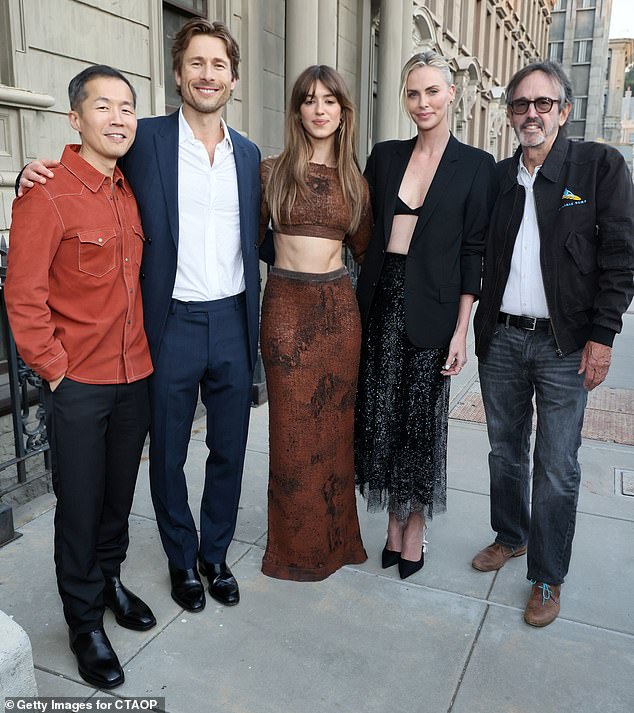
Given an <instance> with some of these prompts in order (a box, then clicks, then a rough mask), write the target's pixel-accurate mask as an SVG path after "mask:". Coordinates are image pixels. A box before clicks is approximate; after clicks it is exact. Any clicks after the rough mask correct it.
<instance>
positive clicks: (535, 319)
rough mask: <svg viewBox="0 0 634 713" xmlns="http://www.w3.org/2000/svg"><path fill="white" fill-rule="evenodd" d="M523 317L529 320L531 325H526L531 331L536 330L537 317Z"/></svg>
mask: <svg viewBox="0 0 634 713" xmlns="http://www.w3.org/2000/svg"><path fill="white" fill-rule="evenodd" d="M522 319H525V320H528V321H529V322H530V327H524V329H527V330H528V331H530V332H534V331H535V329H536V327H537V317H523V318H522Z"/></svg>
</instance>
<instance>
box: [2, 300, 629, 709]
mask: <svg viewBox="0 0 634 713" xmlns="http://www.w3.org/2000/svg"><path fill="white" fill-rule="evenodd" d="M475 381H476V370H475V359H471V360H470V362H469V365H468V368H467V369H465V370H464V373H463V374H462V375H461V377H460V378H459V379H458V380H456V381H455V382H454V384H453V385H452V403H456V402H457V401H459V399H460V398H461V394H464V393H466V391H467V390H468V389H470V388H473V385H474V382H475ZM606 386H610V387H614V388H624V389H631V390H632V395H633V397H634V314H632V313H630V314H628V315H626V316H625V329H624V334H622V335H621V336H620V338H617V341H616V345H615V350H614V362H613V366H612V369H611V371H610V374H609V377H608V381H607V382H606ZM267 416H268V413H267V408H266V406H262V407H259V408H257V409H253V411H252V414H251V429H250V434H249V443H248V452H247V461H246V467H245V473H244V485H243V495H242V500H241V506H240V514H239V520H238V528H237V533H236V539H235V541H234V543H233V544H232V546H231V549H230V552H229V560H230V564H231V567H232V569H233V571H234V573H235V575H236V577H237V579H238V581H239V583H240V587H241V595H242V600H241V603H240V605H239V606H237V607H235V608H231V609H227V608H225V607H222V606H220V605H216V604H215V603H214V601H213V600H212V599H211V598H209V597H208V599H207V607H206V609H205V610H204V611H203V612H202V613H200V614H190V613H188V612H184V611H182V610H180V609H179V608H178V606H177V605H176V604H175V603H174V602H173V601H172V599H171V598H170V594H169V578H168V575H167V562H166V559H165V556H164V554H163V550H162V548H161V544H160V541H159V538H158V533H157V529H156V524H155V521H154V513H153V510H152V505H151V501H150V496H149V489H148V476H147V460H146V459H144V462H143V465H142V469H141V473H140V477H139V484H138V487H137V493H136V498H135V502H134V507H133V514H132V516H131V520H130V525H131V540H130V550H129V556H128V559H127V561H126V563H125V564H124V569H123V573H122V576H123V579H124V581H125V582H126V584H128V585H129V586H130V587H131V588H132V589H133V590H134V591H135V592H138V593H139V594H140V595H141V596H142V597H143V598H144V599H145V600H146V601H147V602H148V603H149V604H150V605H151V606H152V608H153V610H154V612H155V614H156V618H157V620H158V625H157V626H156V627H155V628H154V629H152V630H151V631H149V632H145V633H138V632H132V631H128V630H126V629H123V628H121V627H119V626H117V624H116V623H115V622H114V619H113V617H112V615H111V614H110V613H109V612H107V613H106V620H105V625H106V629H107V631H108V634H109V636H110V638H111V640H112V642H113V645H114V646H115V649H116V651H117V652H118V654H119V657H120V659H121V662H122V664H123V665H124V669H125V674H126V682H125V684H124V685H123V686H122V687H120V688H118V689H116V690H115V691H114V692H111V693H109V694H108V697H111V696H114V697H122V698H125V697H131V696H161V697H164V698H165V704H166V711H169V713H234V712H235V713H325V712H329V713H330V712H332V711H345V712H349V713H375V712H376V713H387V712H388V711H399V712H400V711H404V712H408V713H445V712H447V713H533V711H539V712H540V713H556V712H557V713H558V712H559V711H561V710H566V711H570V713H573V712H574V713H632V711H634V681H633V678H634V594H633V592H634V497H627V496H625V495H623V494H621V482H620V477H619V470H618V469H625V470H626V471H630V472H634V448H632V447H629V446H623V445H618V444H613V443H607V442H599V441H589V440H586V441H584V443H583V446H582V449H581V455H580V458H581V462H582V467H583V485H582V491H581V498H580V503H579V516H578V521H577V534H576V538H575V543H574V549H573V558H572V564H571V570H570V574H569V576H568V578H567V580H566V583H565V585H564V587H563V589H562V600H561V601H562V608H561V615H560V617H559V618H558V619H557V621H555V622H554V623H553V624H552V625H551V626H549V627H547V628H546V629H543V630H538V629H533V628H531V627H529V626H527V625H525V624H524V622H523V619H522V614H523V610H524V606H525V603H526V599H527V596H528V592H529V584H528V582H527V581H526V579H525V577H526V559H525V558H518V559H514V560H511V561H510V562H509V564H508V565H507V566H506V567H504V569H502V570H501V571H500V572H499V573H488V574H483V573H479V572H476V571H475V570H473V569H472V568H471V566H470V561H471V558H472V557H473V555H474V554H475V552H476V551H477V550H478V549H480V548H481V547H483V546H484V545H486V544H488V543H489V542H491V541H492V539H493V535H492V532H491V530H490V527H489V498H488V470H487V453H488V442H487V437H486V431H485V427H484V426H483V425H481V424H475V423H468V422H465V421H453V420H452V421H450V429H449V430H450V433H449V473H448V483H449V493H448V512H447V514H446V515H441V516H439V517H438V518H437V519H436V520H434V522H433V525H432V527H431V528H430V533H429V540H430V549H429V553H428V555H427V558H426V564H425V567H424V569H423V570H421V571H420V572H418V573H417V574H416V575H414V576H413V577H411V578H410V579H408V580H406V581H401V580H400V579H398V574H397V573H396V569H395V568H393V569H390V570H382V569H381V567H380V561H379V560H380V551H381V548H382V547H383V545H384V543H385V528H386V518H385V517H384V516H382V515H368V514H367V513H366V512H365V509H364V504H363V502H362V501H359V512H360V521H361V527H362V533H363V538H364V542H365V545H366V549H367V551H368V555H369V559H368V561H367V562H366V563H365V564H363V565H361V566H353V567H345V568H343V569H342V570H340V571H339V572H337V573H336V574H335V575H333V576H332V577H330V578H329V579H327V580H326V581H325V582H320V583H296V582H282V581H278V580H274V579H269V578H267V577H264V576H263V575H262V574H261V573H260V562H261V558H262V554H263V551H264V546H265V542H266V481H267V469H268V457H267V449H268V435H267ZM205 457H206V447H205V444H204V421H198V422H197V423H196V424H195V425H194V429H193V436H192V442H191V446H190V452H189V459H188V461H187V472H188V476H189V484H190V502H191V503H192V504H196V503H198V502H199V501H200V493H201V485H202V484H201V475H202V472H203V464H204V460H205ZM53 504H54V503H53V499H52V498H51V497H50V496H46V497H44V498H43V499H40V500H39V501H37V502H35V503H32V504H31V505H29V506H26V507H25V508H22V509H21V510H19V511H17V512H16V514H15V516H16V521H17V526H18V528H19V530H20V532H21V533H22V534H23V537H21V538H19V539H18V540H16V541H14V542H12V543H11V544H9V545H7V546H6V547H4V548H3V549H0V609H2V610H4V611H5V612H6V613H7V614H9V615H11V616H13V617H14V619H15V621H17V622H18V623H19V624H20V625H21V626H22V627H24V629H25V630H26V632H27V633H28V635H29V637H30V639H31V643H32V647H33V657H34V661H35V666H36V679H37V684H38V688H39V693H40V695H41V696H61V695H65V696H80V697H82V698H84V699H89V698H91V697H92V696H98V697H103V696H104V695H105V694H103V693H101V692H99V691H95V690H94V689H93V688H90V687H88V686H87V685H85V684H84V683H83V682H82V680H81V679H80V678H79V675H78V673H77V668H76V665H75V660H74V657H73V656H72V654H71V653H70V651H69V649H68V639H67V631H66V627H65V625H64V621H63V617H62V611H61V605H60V601H59V598H58V595H57V591H56V585H55V578H54V571H53V553H52V523H53V511H52V507H53Z"/></svg>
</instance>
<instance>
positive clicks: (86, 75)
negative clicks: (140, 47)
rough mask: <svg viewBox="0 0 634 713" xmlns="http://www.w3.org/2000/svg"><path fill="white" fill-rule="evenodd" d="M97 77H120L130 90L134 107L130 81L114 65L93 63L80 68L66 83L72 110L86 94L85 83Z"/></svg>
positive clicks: (77, 106)
mask: <svg viewBox="0 0 634 713" xmlns="http://www.w3.org/2000/svg"><path fill="white" fill-rule="evenodd" d="M98 77H114V78H115V79H120V80H121V81H122V82H125V83H126V84H127V85H128V88H129V89H130V91H131V92H132V104H133V106H134V107H135V108H136V92H135V91H134V87H133V86H132V85H131V84H130V81H129V80H128V79H127V78H126V77H124V76H123V74H121V72H120V71H119V70H118V69H115V68H114V67H110V66H108V65H107V64H93V65H91V66H90V67H86V69H82V71H81V72H80V73H79V74H78V75H77V76H75V77H73V78H72V79H71V80H70V83H69V85H68V101H69V102H70V108H71V109H72V110H73V111H77V110H78V109H79V107H80V106H81V104H82V102H83V101H84V99H85V98H86V97H87V96H88V92H87V91H86V83H87V82H89V81H90V80H91V79H97V78H98Z"/></svg>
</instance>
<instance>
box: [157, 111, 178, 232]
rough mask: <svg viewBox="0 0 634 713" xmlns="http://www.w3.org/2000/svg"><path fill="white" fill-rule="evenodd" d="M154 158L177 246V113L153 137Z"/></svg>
mask: <svg viewBox="0 0 634 713" xmlns="http://www.w3.org/2000/svg"><path fill="white" fill-rule="evenodd" d="M154 145H155V148H156V158H157V162H158V167H159V174H160V177H161V184H162V186H163V195H164V196H165V205H166V206H167V218H168V221H169V227H170V232H171V234H172V240H173V241H174V244H175V245H176V246H178V112H177V111H175V112H174V113H173V114H171V115H170V116H168V117H167V119H166V121H165V124H164V126H163V128H162V129H161V130H160V131H159V132H157V133H156V134H155V135H154Z"/></svg>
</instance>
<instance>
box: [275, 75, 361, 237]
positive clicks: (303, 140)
mask: <svg viewBox="0 0 634 713" xmlns="http://www.w3.org/2000/svg"><path fill="white" fill-rule="evenodd" d="M317 82H322V84H323V85H324V86H325V87H326V89H327V90H328V91H329V92H330V93H331V94H332V95H333V96H334V97H335V99H336V100H337V102H338V103H339V106H340V107H341V123H340V124H339V128H338V129H337V132H336V135H335V158H336V160H337V173H338V176H339V183H340V185H341V192H342V193H343V199H344V204H345V205H347V206H349V207H350V224H349V226H348V230H347V232H348V233H349V234H350V233H354V232H355V231H356V229H357V228H358V227H359V223H360V221H361V214H362V212H363V206H364V201H365V191H364V186H363V176H362V175H361V171H360V170H359V163H358V161H357V156H356V150H355V144H356V119H355V108H354V104H353V103H352V99H351V98H350V93H349V92H348V88H347V87H346V85H345V82H344V81H343V79H342V77H341V75H340V74H339V73H338V72H337V71H335V70H334V69H333V68H332V67H328V66H327V65H325V64H316V65H312V66H311V67H308V68H307V69H305V70H304V71H303V72H302V73H301V74H300V75H299V77H298V78H297V80H296V81H295V84H294V85H293V91H292V92H291V99H290V102H289V107H288V111H287V113H286V122H285V130H284V149H283V151H282V153H281V154H280V155H279V157H278V158H277V160H276V161H275V165H274V166H273V168H272V170H271V176H270V178H269V181H268V184H267V186H266V195H265V198H266V202H267V203H268V205H269V207H270V210H271V218H272V220H273V223H274V224H277V225H280V224H281V223H284V222H285V220H288V219H289V218H290V214H291V211H292V210H293V206H294V205H295V201H296V200H297V198H298V197H300V198H302V199H306V198H307V197H308V189H307V187H306V182H307V179H308V163H309V161H310V159H311V157H312V145H311V143H310V139H309V137H308V134H307V133H306V131H305V130H304V128H303V126H302V123H301V115H300V108H301V106H302V104H303V103H304V101H305V100H306V97H307V96H309V95H311V94H313V93H314V91H315V85H316V84H317Z"/></svg>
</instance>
